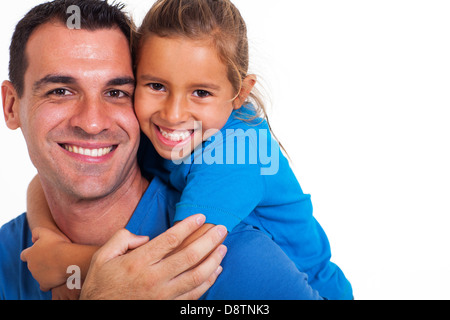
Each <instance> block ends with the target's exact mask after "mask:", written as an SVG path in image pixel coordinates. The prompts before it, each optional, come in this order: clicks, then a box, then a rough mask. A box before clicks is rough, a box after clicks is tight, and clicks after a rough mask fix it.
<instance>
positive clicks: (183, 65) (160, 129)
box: [135, 35, 242, 160]
mask: <svg viewBox="0 0 450 320" xmlns="http://www.w3.org/2000/svg"><path fill="white" fill-rule="evenodd" d="M140 50H141V51H140V56H139V60H138V66H137V79H136V80H137V86H136V94H135V109H136V115H137V117H138V119H139V122H140V125H141V129H142V131H143V132H144V133H145V134H146V135H147V137H148V138H149V139H150V140H151V142H152V143H153V145H154V146H155V148H156V150H157V151H158V153H159V154H160V155H161V156H162V157H163V158H166V159H172V160H178V159H180V158H183V157H185V156H186V155H188V154H190V153H191V152H192V151H193V150H194V149H195V147H197V146H198V145H199V144H201V143H202V141H205V140H206V139H207V138H209V137H211V136H212V135H213V134H214V133H215V132H217V131H218V130H220V129H221V128H222V127H223V126H224V125H225V123H226V122H227V120H228V118H229V117H230V115H231V112H232V111H233V109H238V108H240V106H241V105H240V103H241V101H242V99H239V98H238V99H235V100H234V101H233V98H234V97H235V95H236V93H235V90H234V89H233V86H232V84H231V82H230V81H229V79H228V76H227V75H228V70H227V67H226V66H225V64H224V63H222V62H221V61H220V59H219V57H218V55H217V52H216V50H215V49H214V47H213V46H212V45H211V44H210V43H209V42H207V41H204V40H191V39H188V38H184V37H174V38H171V37H169V38H162V37H158V36H156V35H150V36H149V37H148V38H147V39H146V40H145V41H144V44H143V46H142V47H141V49H140ZM180 149H183V154H180V152H179V150H180ZM176 150H178V151H176Z"/></svg>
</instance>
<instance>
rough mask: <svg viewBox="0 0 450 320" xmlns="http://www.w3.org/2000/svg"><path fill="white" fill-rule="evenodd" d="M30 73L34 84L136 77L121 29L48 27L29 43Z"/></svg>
mask: <svg viewBox="0 0 450 320" xmlns="http://www.w3.org/2000/svg"><path fill="white" fill-rule="evenodd" d="M26 52H27V59H28V70H27V72H26V74H25V77H27V76H31V77H32V79H31V80H32V81H33V82H34V81H37V80H38V79H37V78H42V77H44V76H46V75H48V74H57V75H58V74H64V75H70V76H72V77H74V78H86V77H91V78H92V77H95V78H98V80H106V81H107V79H108V78H110V79H111V77H124V76H131V77H132V76H133V72H132V64H131V54H130V50H129V43H128V40H127V39H126V37H125V35H123V33H122V32H121V31H120V29H118V28H112V29H99V30H95V31H90V30H71V29H68V28H67V27H66V26H65V25H63V24H61V23H46V24H44V25H42V26H40V27H39V29H37V30H35V32H34V33H33V34H32V36H31V37H30V40H29V41H28V44H27V48H26Z"/></svg>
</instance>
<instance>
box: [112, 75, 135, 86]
mask: <svg viewBox="0 0 450 320" xmlns="http://www.w3.org/2000/svg"><path fill="white" fill-rule="evenodd" d="M128 84H131V85H133V86H135V84H136V81H135V80H134V79H133V78H132V77H119V78H115V79H111V80H109V81H108V83H107V84H106V86H108V87H110V86H125V85H128Z"/></svg>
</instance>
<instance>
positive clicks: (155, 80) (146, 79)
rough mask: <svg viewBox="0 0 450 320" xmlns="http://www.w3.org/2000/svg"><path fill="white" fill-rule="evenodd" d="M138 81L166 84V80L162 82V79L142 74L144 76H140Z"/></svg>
mask: <svg viewBox="0 0 450 320" xmlns="http://www.w3.org/2000/svg"><path fill="white" fill-rule="evenodd" d="M140 79H141V80H142V81H153V82H167V81H166V80H164V79H162V78H158V77H154V76H152V75H150V74H144V75H142V76H140Z"/></svg>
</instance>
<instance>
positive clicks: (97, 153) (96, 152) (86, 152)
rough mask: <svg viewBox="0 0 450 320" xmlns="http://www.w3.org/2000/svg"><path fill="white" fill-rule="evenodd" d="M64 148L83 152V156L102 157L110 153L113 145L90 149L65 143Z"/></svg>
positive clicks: (74, 151) (79, 152) (78, 152)
mask: <svg viewBox="0 0 450 320" xmlns="http://www.w3.org/2000/svg"><path fill="white" fill-rule="evenodd" d="M64 149H66V150H67V151H69V152H72V153H76V154H81V155H83V156H89V157H94V158H96V157H102V156H105V155H107V154H108V153H110V152H111V151H112V149H113V147H107V148H98V149H88V148H82V147H77V146H71V145H67V144H66V145H64Z"/></svg>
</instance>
